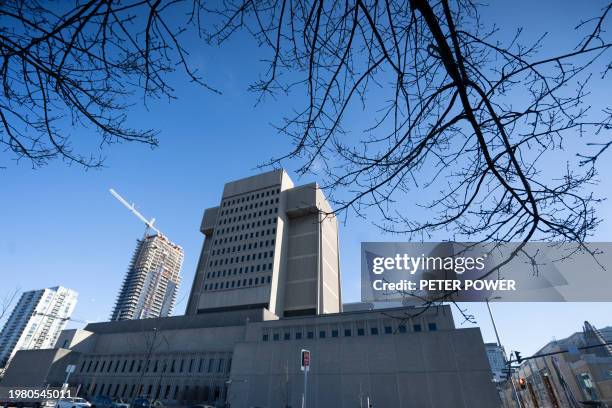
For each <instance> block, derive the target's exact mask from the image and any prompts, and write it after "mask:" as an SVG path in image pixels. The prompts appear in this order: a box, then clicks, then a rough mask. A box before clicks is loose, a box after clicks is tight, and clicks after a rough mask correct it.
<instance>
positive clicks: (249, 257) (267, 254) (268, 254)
mask: <svg viewBox="0 0 612 408" xmlns="http://www.w3.org/2000/svg"><path fill="white" fill-rule="evenodd" d="M273 257H274V251H263V252H256V253H253V254H246V255H242V256H236V257H233V256H232V257H229V258H223V259H215V260H214V261H210V262H209V264H208V266H210V267H213V266H221V265H229V264H234V263H238V262H240V263H243V262H250V261H256V260H261V259H266V258H273Z"/></svg>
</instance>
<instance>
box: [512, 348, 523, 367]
mask: <svg viewBox="0 0 612 408" xmlns="http://www.w3.org/2000/svg"><path fill="white" fill-rule="evenodd" d="M514 356H515V357H516V362H517V363H519V364H521V363H522V362H523V358H522V357H521V353H520V352H518V351H515V352H514Z"/></svg>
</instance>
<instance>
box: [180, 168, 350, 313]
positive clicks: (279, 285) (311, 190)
mask: <svg viewBox="0 0 612 408" xmlns="http://www.w3.org/2000/svg"><path fill="white" fill-rule="evenodd" d="M200 230H201V232H202V233H203V234H204V236H205V239H204V244H203V247H202V252H201V255H200V261H199V263H198V267H197V271H196V275H195V278H194V282H193V286H192V289H191V294H190V297H189V302H188V306H187V314H188V315H193V314H198V313H210V312H212V311H223V310H235V309H241V308H266V309H268V310H270V311H271V312H273V313H275V314H276V315H278V316H282V317H290V316H303V315H316V314H323V313H337V312H339V311H340V310H341V305H342V299H341V297H340V296H341V295H340V264H339V255H338V224H337V220H336V217H335V216H334V215H333V214H332V209H331V207H330V205H329V203H328V202H327V200H326V199H325V196H324V195H323V192H322V191H321V189H320V188H319V187H318V186H317V185H316V184H315V183H313V184H307V185H303V186H299V187H294V185H293V182H292V181H291V179H290V178H289V176H288V175H287V173H286V172H285V171H284V170H275V171H271V172H268V173H264V174H261V175H258V176H253V177H248V178H245V179H242V180H237V181H234V182H230V183H227V184H226V185H225V187H224V189H223V194H222V198H221V203H220V205H219V206H218V207H214V208H209V209H207V210H206V211H205V213H204V217H203V220H202V224H201V227H200Z"/></svg>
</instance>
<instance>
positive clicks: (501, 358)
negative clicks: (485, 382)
mask: <svg viewBox="0 0 612 408" xmlns="http://www.w3.org/2000/svg"><path fill="white" fill-rule="evenodd" d="M485 351H486V352H487V358H488V359H489V365H490V366H491V376H492V379H493V381H494V382H496V383H500V382H504V381H506V379H507V378H508V375H507V370H508V366H507V364H506V358H505V354H504V348H503V347H502V346H500V345H498V344H497V343H485Z"/></svg>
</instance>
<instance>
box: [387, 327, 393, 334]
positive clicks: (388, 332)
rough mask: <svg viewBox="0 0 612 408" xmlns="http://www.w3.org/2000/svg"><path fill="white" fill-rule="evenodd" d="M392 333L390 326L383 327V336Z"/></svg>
mask: <svg viewBox="0 0 612 408" xmlns="http://www.w3.org/2000/svg"><path fill="white" fill-rule="evenodd" d="M391 333H393V328H392V327H391V326H385V334H391Z"/></svg>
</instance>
